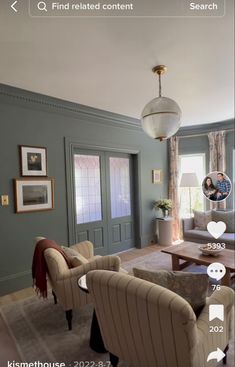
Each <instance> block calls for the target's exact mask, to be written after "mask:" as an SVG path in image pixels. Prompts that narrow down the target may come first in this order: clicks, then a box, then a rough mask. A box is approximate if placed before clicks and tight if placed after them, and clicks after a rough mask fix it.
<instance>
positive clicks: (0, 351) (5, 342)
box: [0, 245, 162, 367]
mask: <svg viewBox="0 0 235 367" xmlns="http://www.w3.org/2000/svg"><path fill="white" fill-rule="evenodd" d="M161 248H162V247H161V246H157V245H151V246H147V247H145V248H143V249H133V250H129V251H125V252H122V253H120V254H118V256H119V257H120V258H121V261H130V260H133V259H136V258H137V257H141V256H144V255H148V254H150V253H151V252H155V251H159V250H161ZM34 294H35V292H34V290H33V288H26V289H23V290H21V291H18V292H14V293H11V294H7V295H5V296H3V297H0V306H3V305H7V304H10V303H14V302H16V301H20V300H23V299H25V298H28V297H30V296H33V295H34ZM8 361H11V362H12V361H15V362H19V361H20V356H19V354H18V352H17V348H16V346H15V342H14V340H13V338H12V336H11V334H10V332H9V330H8V329H7V326H6V324H5V322H4V320H3V319H2V317H1V315H0V367H7V365H8V364H7V362H8Z"/></svg>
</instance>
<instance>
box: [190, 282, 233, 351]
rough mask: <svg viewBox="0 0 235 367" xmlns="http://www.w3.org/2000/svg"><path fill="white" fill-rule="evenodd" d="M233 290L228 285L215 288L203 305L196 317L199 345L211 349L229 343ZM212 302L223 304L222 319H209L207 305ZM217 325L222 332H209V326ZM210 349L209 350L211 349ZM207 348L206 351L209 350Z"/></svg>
mask: <svg viewBox="0 0 235 367" xmlns="http://www.w3.org/2000/svg"><path fill="white" fill-rule="evenodd" d="M233 302H234V291H233V290H232V289H230V288H229V287H224V286H222V287H221V288H220V290H216V291H215V292H214V293H213V294H212V295H211V296H210V298H208V299H207V303H206V305H205V306H204V308H203V310H202V312H201V314H200V316H199V317H198V319H197V323H196V324H197V328H198V342H199V344H200V345H204V346H205V345H206V346H209V347H210V349H211V350H213V348H214V350H216V349H217V347H219V348H220V349H221V350H224V349H225V347H226V346H227V345H228V344H229V339H230V337H231V332H232V317H233ZM212 304H222V305H224V321H221V320H219V319H218V318H216V319H215V320H211V321H209V306H210V305H212ZM215 325H216V326H219V327H221V328H223V332H211V333H210V332H209V331H210V327H211V326H215ZM211 350H210V351H211ZM210 351H209V350H208V353H209V352H210Z"/></svg>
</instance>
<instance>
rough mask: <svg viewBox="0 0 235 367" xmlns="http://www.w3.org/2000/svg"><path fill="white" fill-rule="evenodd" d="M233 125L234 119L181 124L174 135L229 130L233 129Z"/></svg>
mask: <svg viewBox="0 0 235 367" xmlns="http://www.w3.org/2000/svg"><path fill="white" fill-rule="evenodd" d="M234 127H235V121H234V119H229V120H224V121H220V122H213V123H211V124H201V125H192V126H183V127H181V128H180V129H179V131H178V132H177V133H176V136H184V135H196V134H203V133H205V134H206V133H209V132H211V131H220V130H230V129H234Z"/></svg>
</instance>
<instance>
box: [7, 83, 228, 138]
mask: <svg viewBox="0 0 235 367" xmlns="http://www.w3.org/2000/svg"><path fill="white" fill-rule="evenodd" d="M0 96H2V97H3V98H4V97H6V98H7V99H8V101H9V99H12V100H14V103H17V104H18V105H20V106H24V105H25V104H28V105H29V106H30V107H32V108H33V107H34V108H36V107H38V106H40V108H44V109H45V110H50V112H54V113H65V114H70V115H71V114H72V115H76V116H78V117H79V118H80V120H82V121H84V122H88V121H89V122H92V123H99V124H102V125H106V126H107V125H108V126H110V125H111V126H112V127H116V128H125V129H131V130H133V129H134V130H138V131H139V132H141V133H143V134H144V132H143V130H142V128H141V122H140V120H138V119H135V118H132V117H128V116H125V115H121V114H118V113H113V112H109V111H104V110H100V109H98V108H94V107H89V106H85V105H82V104H78V103H74V102H69V101H65V100H62V99H59V98H55V97H50V96H47V95H43V94H40V93H35V92H31V91H27V90H25V89H21V88H17V87H13V86H10V85H7V84H1V83H0ZM230 129H234V119H229V120H225V121H220V122H213V123H209V124H208V123H206V124H200V125H191V126H183V127H181V128H180V129H179V131H178V132H177V134H176V136H184V135H192V136H193V135H197V134H203V133H205V134H206V133H208V132H210V131H218V130H230Z"/></svg>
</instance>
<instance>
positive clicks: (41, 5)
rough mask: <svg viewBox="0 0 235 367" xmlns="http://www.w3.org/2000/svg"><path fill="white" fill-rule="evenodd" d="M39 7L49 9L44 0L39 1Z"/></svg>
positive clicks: (39, 8)
mask: <svg viewBox="0 0 235 367" xmlns="http://www.w3.org/2000/svg"><path fill="white" fill-rule="evenodd" d="M37 7H38V10H41V11H43V10H44V11H47V4H46V3H45V2H44V1H39V2H38V5H37Z"/></svg>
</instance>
